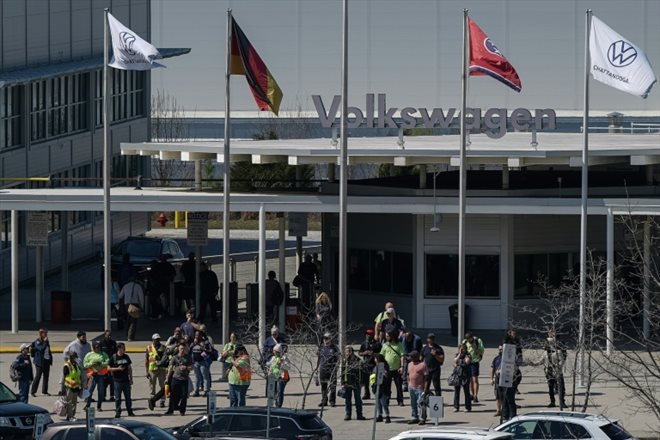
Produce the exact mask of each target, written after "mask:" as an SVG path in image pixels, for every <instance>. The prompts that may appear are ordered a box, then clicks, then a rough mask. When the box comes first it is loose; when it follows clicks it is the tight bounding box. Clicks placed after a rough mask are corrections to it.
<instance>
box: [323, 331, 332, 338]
mask: <svg viewBox="0 0 660 440" xmlns="http://www.w3.org/2000/svg"><path fill="white" fill-rule="evenodd" d="M323 338H324V339H326V338H327V339H331V338H332V335H331V334H330V332H325V333H323Z"/></svg>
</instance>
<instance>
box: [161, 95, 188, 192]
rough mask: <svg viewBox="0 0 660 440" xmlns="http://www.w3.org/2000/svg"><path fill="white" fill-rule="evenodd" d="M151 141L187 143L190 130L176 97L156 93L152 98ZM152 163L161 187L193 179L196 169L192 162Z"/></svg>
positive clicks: (166, 161) (163, 160) (163, 161)
mask: <svg viewBox="0 0 660 440" xmlns="http://www.w3.org/2000/svg"><path fill="white" fill-rule="evenodd" d="M151 139H152V140H153V141H160V142H185V141H187V140H189V130H188V126H187V125H186V123H185V119H184V109H183V107H181V105H180V104H179V103H178V101H177V100H176V98H175V97H173V96H171V95H169V94H167V93H165V92H162V91H161V90H158V91H156V95H152V96H151ZM151 163H152V175H153V178H154V179H155V180H160V182H159V184H160V186H170V185H171V184H174V183H178V184H180V183H181V182H175V181H176V179H191V178H192V177H193V173H194V167H193V166H192V164H191V163H190V162H184V161H181V160H175V159H162V160H161V159H158V160H154V161H152V162H151Z"/></svg>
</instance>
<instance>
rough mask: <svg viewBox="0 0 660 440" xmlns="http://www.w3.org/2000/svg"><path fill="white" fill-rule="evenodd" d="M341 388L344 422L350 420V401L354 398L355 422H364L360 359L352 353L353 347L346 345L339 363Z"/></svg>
mask: <svg viewBox="0 0 660 440" xmlns="http://www.w3.org/2000/svg"><path fill="white" fill-rule="evenodd" d="M341 386H342V387H343V388H344V399H346V400H345V404H344V411H345V417H344V420H351V410H352V406H353V405H352V400H353V396H355V412H356V413H357V420H366V419H365V418H364V416H363V415H362V399H361V398H360V388H361V387H362V365H361V361H360V358H359V357H357V356H356V355H355V353H353V347H351V346H350V345H347V346H346V348H344V358H343V359H342V363H341Z"/></svg>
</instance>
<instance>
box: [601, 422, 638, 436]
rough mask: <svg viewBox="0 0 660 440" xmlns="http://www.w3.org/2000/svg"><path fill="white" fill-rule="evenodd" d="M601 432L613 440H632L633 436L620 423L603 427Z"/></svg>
mask: <svg viewBox="0 0 660 440" xmlns="http://www.w3.org/2000/svg"><path fill="white" fill-rule="evenodd" d="M600 430H601V431H603V432H604V433H605V435H606V436H607V438H609V439H611V440H626V439H629V438H632V435H630V434H629V433H628V431H626V430H625V429H623V427H622V426H621V425H619V424H618V423H610V424H609V425H604V426H601V427H600Z"/></svg>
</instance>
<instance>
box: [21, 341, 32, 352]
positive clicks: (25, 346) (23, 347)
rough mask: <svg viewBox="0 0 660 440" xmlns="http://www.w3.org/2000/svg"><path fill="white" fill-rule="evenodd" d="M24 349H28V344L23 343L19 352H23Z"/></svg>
mask: <svg viewBox="0 0 660 440" xmlns="http://www.w3.org/2000/svg"><path fill="white" fill-rule="evenodd" d="M26 348H30V344H25V343H23V344H21V351H22V350H25V349H26Z"/></svg>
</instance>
